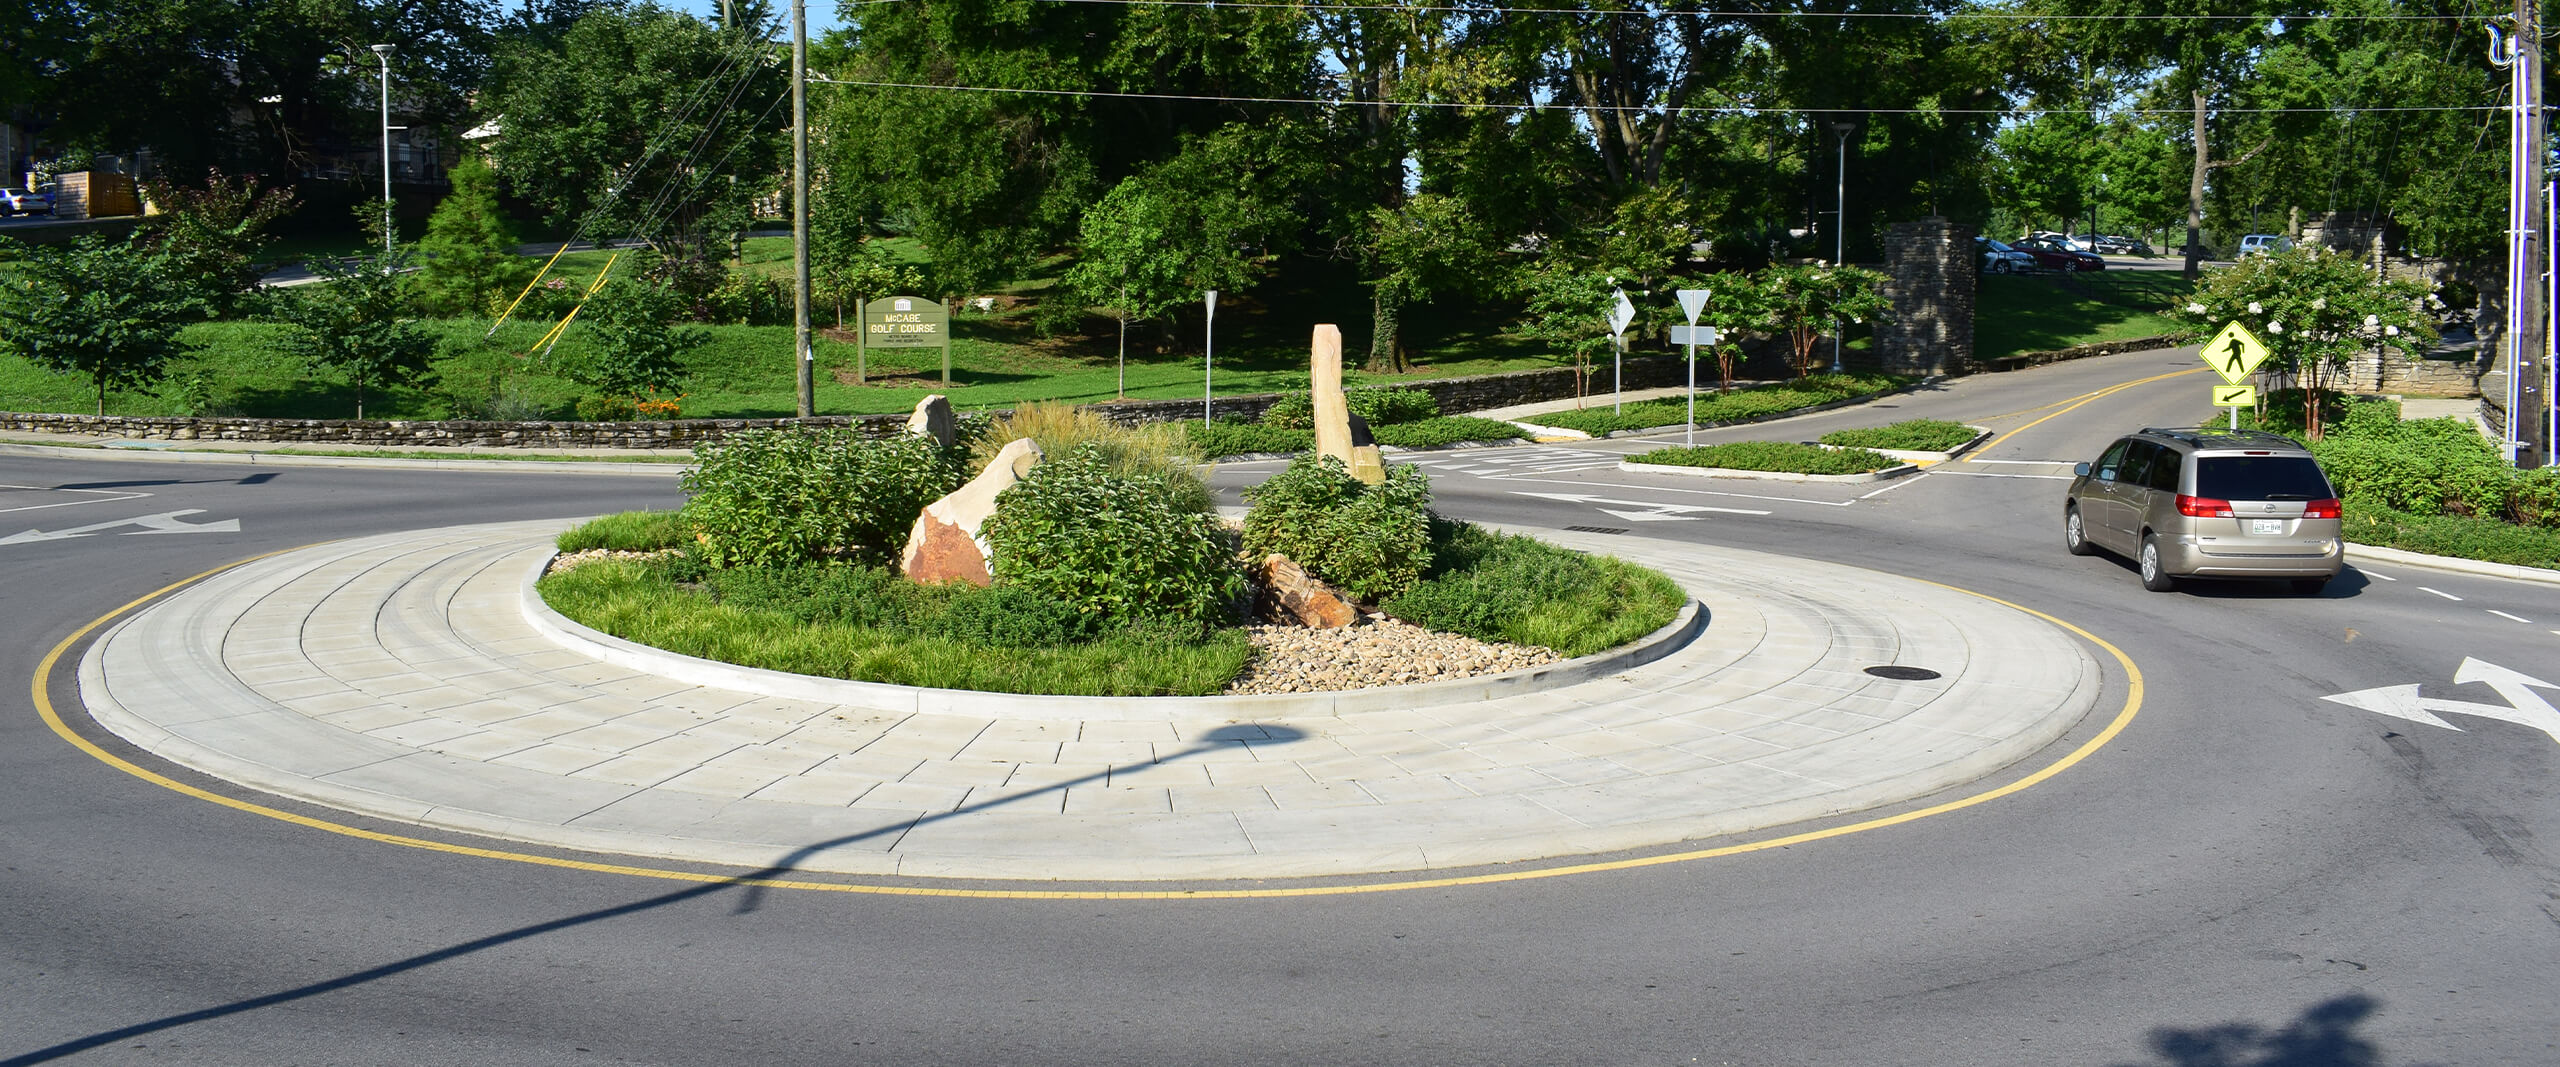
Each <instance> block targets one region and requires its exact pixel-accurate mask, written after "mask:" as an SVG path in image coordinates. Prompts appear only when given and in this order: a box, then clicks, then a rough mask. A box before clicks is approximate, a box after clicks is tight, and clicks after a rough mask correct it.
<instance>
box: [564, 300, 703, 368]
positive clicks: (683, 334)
mask: <svg viewBox="0 0 2560 1067" xmlns="http://www.w3.org/2000/svg"><path fill="white" fill-rule="evenodd" d="M683 311H684V300H683V298H682V297H680V296H679V295H677V294H676V293H675V292H674V291H673V290H670V289H668V288H667V287H666V286H663V285H659V284H656V283H653V282H650V281H646V280H643V279H635V278H628V277H624V278H615V279H613V280H612V281H609V282H606V283H605V284H604V288H602V289H599V290H597V291H596V293H595V295H593V296H590V297H588V298H587V303H586V309H585V311H584V312H582V313H581V315H580V321H581V322H584V323H585V324H586V327H587V337H588V344H587V355H586V358H585V359H584V360H581V361H578V362H576V363H573V364H572V365H571V366H570V367H569V368H568V374H569V377H570V378H571V379H572V380H574V381H576V382H578V383H579V384H581V385H586V386H590V387H592V388H594V389H596V390H598V391H599V392H601V393H604V394H606V395H608V396H615V397H636V396H638V395H640V394H641V393H643V392H651V391H655V390H659V389H670V388H673V387H674V386H675V384H676V383H677V382H679V381H682V380H683V379H684V366H683V364H682V363H681V362H679V360H680V357H682V356H683V355H684V353H685V351H686V350H688V349H691V348H693V347H695V346H697V345H700V344H702V343H703V342H704V341H706V340H708V339H709V337H710V335H709V333H708V332H706V331H704V330H703V329H702V328H700V327H697V326H687V327H683V328H677V327H675V326H674V325H672V324H673V323H674V322H675V320H676V317H677V316H678V315H680V314H682V313H683Z"/></svg>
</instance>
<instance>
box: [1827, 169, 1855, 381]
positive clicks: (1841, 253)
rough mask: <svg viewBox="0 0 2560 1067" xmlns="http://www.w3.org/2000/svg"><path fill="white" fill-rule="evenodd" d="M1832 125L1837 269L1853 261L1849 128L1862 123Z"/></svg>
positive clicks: (1834, 357) (1835, 355) (1835, 338)
mask: <svg viewBox="0 0 2560 1067" xmlns="http://www.w3.org/2000/svg"><path fill="white" fill-rule="evenodd" d="M1831 128H1832V130H1833V131H1835V132H1837V133H1838V134H1839V135H1840V145H1839V152H1838V155H1839V157H1840V175H1839V178H1838V181H1839V185H1840V189H1839V193H1838V195H1837V196H1836V197H1835V198H1834V199H1833V200H1832V203H1834V204H1836V205H1838V206H1839V210H1837V211H1834V212H1832V214H1831V266H1832V269H1834V270H1837V269H1839V268H1841V267H1845V266H1848V265H1849V254H1848V247H1849V131H1851V130H1854V129H1857V128H1858V124H1857V123H1854V122H1834V123H1832V124H1831ZM1831 373H1833V374H1838V373H1840V318H1839V316H1837V315H1834V316H1832V319H1831Z"/></svg>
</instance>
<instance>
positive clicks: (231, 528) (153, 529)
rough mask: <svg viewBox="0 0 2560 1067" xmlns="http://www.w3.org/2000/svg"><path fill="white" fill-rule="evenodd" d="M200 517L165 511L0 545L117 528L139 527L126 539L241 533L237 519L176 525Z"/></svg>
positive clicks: (20, 536) (37, 533)
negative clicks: (140, 536)
mask: <svg viewBox="0 0 2560 1067" xmlns="http://www.w3.org/2000/svg"><path fill="white" fill-rule="evenodd" d="M203 513H204V509H203V508H187V509H185V510H183V511H164V512H161V513H159V514H157V515H141V516H136V517H134V518H130V519H117V520H115V521H114V522H99V523H91V524H89V525H87V526H74V527H72V528H71V529H68V530H54V531H51V532H47V531H44V530H28V531H26V532H24V533H15V534H10V535H9V536H7V537H0V545H22V544H27V543H29V542H33V541H60V540H63V539H65V538H71V537H87V536H89V535H90V534H94V533H104V532H106V531H108V530H112V529H115V528H117V527H119V526H140V527H142V529H139V530H127V531H125V533H126V535H127V536H131V535H133V534H175V533H239V532H240V520H238V519H222V520H220V521H217V522H201V523H188V522H179V521H178V517H179V516H181V515H201V514H203Z"/></svg>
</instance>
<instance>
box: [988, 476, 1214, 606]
mask: <svg viewBox="0 0 2560 1067" xmlns="http://www.w3.org/2000/svg"><path fill="white" fill-rule="evenodd" d="M1207 499H1208V497H1207V494H1206V493H1205V492H1202V493H1199V494H1197V495H1194V494H1192V493H1190V492H1186V491H1180V490H1176V489H1175V488H1173V487H1172V486H1170V485H1168V484H1167V483H1166V481H1165V480H1164V479H1163V478H1159V477H1150V476H1147V475H1143V474H1123V473H1117V472H1115V471H1113V469H1112V465H1111V462H1110V460H1109V458H1108V457H1106V456H1105V455H1104V454H1103V450H1102V449H1101V448H1100V447H1098V446H1096V445H1093V444H1085V445H1080V446H1077V447H1076V448H1074V449H1072V450H1070V451H1068V452H1066V453H1065V454H1064V455H1055V456H1050V457H1048V458H1046V459H1044V460H1043V461H1042V462H1041V463H1040V465H1038V466H1036V467H1033V468H1031V473H1030V474H1029V475H1028V476H1026V477H1024V478H1023V479H1022V480H1021V481H1019V482H1016V483H1014V485H1013V487H1012V488H1009V489H1006V490H1005V491H1004V493H1003V494H1002V495H1001V496H998V497H997V498H996V511H995V514H994V515H992V516H990V517H989V518H988V519H987V521H986V524H985V525H984V526H983V527H981V529H980V533H981V534H982V535H983V536H984V537H985V538H986V542H987V545H988V547H989V548H990V549H992V550H993V551H992V555H993V556H994V559H993V560H992V562H993V564H994V570H995V579H996V581H997V583H998V584H1003V585H1015V586H1020V587H1022V588H1024V589H1026V590H1029V591H1032V592H1035V593H1038V594H1040V595H1043V596H1047V597H1050V598H1053V599H1056V600H1060V601H1064V602H1066V603H1068V604H1071V605H1074V606H1075V608H1076V609H1077V610H1078V611H1081V612H1084V613H1086V614H1089V615H1094V616H1098V617H1100V618H1101V619H1103V620H1106V621H1112V622H1118V621H1122V620H1134V619H1142V618H1147V617H1151V616H1153V617H1167V618H1173V619H1180V620H1183V621H1186V622H1190V623H1194V624H1197V625H1200V626H1212V625H1217V624H1220V623H1225V622H1229V621H1231V620H1232V619H1233V617H1234V613H1235V605H1236V602H1237V600H1238V598H1239V597H1240V596H1241V595H1242V593H1243V590H1244V574H1243V570H1242V568H1241V566H1240V565H1239V564H1238V562H1237V560H1236V556H1235V549H1234V547H1233V545H1232V543H1231V542H1230V541H1229V539H1228V536H1227V533H1226V529H1225V527H1223V526H1221V525H1220V524H1219V522H1218V519H1217V516H1215V515H1214V514H1211V513H1209V512H1207V511H1206V510H1202V509H1201V508H1199V507H1197V506H1196V505H1197V504H1199V503H1200V502H1203V501H1206V500H1207Z"/></svg>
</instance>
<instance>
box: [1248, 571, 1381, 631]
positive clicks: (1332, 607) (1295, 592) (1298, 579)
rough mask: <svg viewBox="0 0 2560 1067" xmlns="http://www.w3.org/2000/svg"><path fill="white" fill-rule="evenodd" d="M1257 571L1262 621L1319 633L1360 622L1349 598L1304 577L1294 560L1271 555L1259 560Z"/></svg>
mask: <svg viewBox="0 0 2560 1067" xmlns="http://www.w3.org/2000/svg"><path fill="white" fill-rule="evenodd" d="M1260 569H1261V574H1260V575H1259V577H1260V578H1261V586H1262V611H1261V615H1262V617H1263V618H1266V619H1271V620H1273V621H1275V622H1285V621H1291V620H1294V621H1296V622H1297V623H1298V624H1299V625H1301V626H1308V627H1313V628H1315V629H1319V630H1338V629H1341V628H1342V627H1345V626H1349V625H1352V624H1353V623H1356V622H1359V621H1360V609H1359V607H1358V606H1357V605H1354V604H1353V603H1352V602H1351V598H1349V597H1346V596H1344V595H1342V593H1341V592H1340V591H1339V590H1336V589H1335V588H1334V587H1332V586H1329V585H1326V584H1325V583H1324V581H1323V580H1322V579H1320V578H1317V577H1316V576H1315V575H1312V574H1308V573H1307V570H1306V568H1304V567H1301V566H1298V563H1297V561H1296V560H1293V559H1290V558H1289V557H1287V556H1284V555H1281V554H1279V553H1277V552H1274V553H1272V554H1270V555H1268V556H1264V557H1262V566H1261V568H1260Z"/></svg>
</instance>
